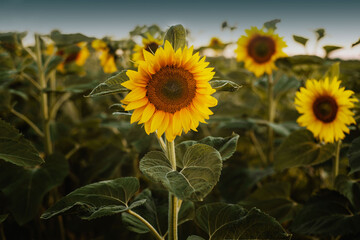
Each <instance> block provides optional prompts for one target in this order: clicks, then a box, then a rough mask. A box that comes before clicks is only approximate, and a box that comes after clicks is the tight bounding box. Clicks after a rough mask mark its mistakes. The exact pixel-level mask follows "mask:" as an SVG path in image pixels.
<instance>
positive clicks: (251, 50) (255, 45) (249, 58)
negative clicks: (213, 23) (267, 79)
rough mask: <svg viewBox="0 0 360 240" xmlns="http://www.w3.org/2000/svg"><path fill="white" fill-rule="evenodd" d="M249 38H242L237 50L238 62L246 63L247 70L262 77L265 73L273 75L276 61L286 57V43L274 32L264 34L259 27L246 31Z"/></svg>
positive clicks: (269, 31)
mask: <svg viewBox="0 0 360 240" xmlns="http://www.w3.org/2000/svg"><path fill="white" fill-rule="evenodd" d="M245 32H246V34H247V36H241V37H240V38H239V40H238V42H237V44H238V48H237V49H236V50H235V53H236V54H237V60H238V61H244V62H245V68H246V69H248V70H249V71H251V72H253V73H254V74H255V76H257V77H260V76H261V75H263V74H264V73H265V72H266V73H267V74H271V73H272V70H273V69H276V66H275V60H276V59H278V58H280V57H286V56H287V55H286V54H285V53H284V52H283V50H282V49H283V48H284V47H286V46H287V45H286V43H285V42H284V40H283V39H282V37H279V36H278V35H277V34H275V33H274V31H273V30H268V31H267V32H264V31H263V30H262V29H258V28H257V27H251V29H247V30H245Z"/></svg>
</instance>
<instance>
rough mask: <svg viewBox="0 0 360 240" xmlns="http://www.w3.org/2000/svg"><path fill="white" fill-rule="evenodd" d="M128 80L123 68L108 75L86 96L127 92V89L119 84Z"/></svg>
mask: <svg viewBox="0 0 360 240" xmlns="http://www.w3.org/2000/svg"><path fill="white" fill-rule="evenodd" d="M128 80H129V78H128V76H127V75H126V70H123V71H121V72H119V73H118V74H116V75H114V76H112V77H110V78H109V79H107V80H106V81H105V82H103V83H100V84H99V85H97V86H96V87H95V88H94V89H93V90H92V91H91V92H90V94H89V95H88V96H87V97H98V96H105V95H109V94H116V93H121V92H128V91H129V89H127V88H126V87H124V86H122V85H121V84H122V83H123V82H126V81H128Z"/></svg>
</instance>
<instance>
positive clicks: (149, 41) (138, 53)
mask: <svg viewBox="0 0 360 240" xmlns="http://www.w3.org/2000/svg"><path fill="white" fill-rule="evenodd" d="M142 43H143V46H140V45H135V47H134V55H133V61H134V62H135V64H136V63H137V62H138V61H144V60H145V59H144V54H143V50H146V51H148V52H150V53H155V52H156V50H157V49H158V47H159V46H161V45H162V40H160V39H156V38H154V37H153V36H151V35H150V34H147V35H146V38H143V40H142Z"/></svg>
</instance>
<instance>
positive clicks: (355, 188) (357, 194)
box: [335, 175, 360, 210]
mask: <svg viewBox="0 0 360 240" xmlns="http://www.w3.org/2000/svg"><path fill="white" fill-rule="evenodd" d="M335 188H336V190H337V191H339V192H340V193H341V194H342V195H344V196H345V197H347V199H349V201H350V202H351V204H352V206H354V208H355V209H356V210H359V209H360V184H359V183H358V182H357V181H355V180H352V179H351V178H349V177H348V176H345V175H339V176H337V177H336V179H335Z"/></svg>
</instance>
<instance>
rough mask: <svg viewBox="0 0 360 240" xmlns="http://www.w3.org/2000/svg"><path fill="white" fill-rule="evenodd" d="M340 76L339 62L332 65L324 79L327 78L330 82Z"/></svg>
mask: <svg viewBox="0 0 360 240" xmlns="http://www.w3.org/2000/svg"><path fill="white" fill-rule="evenodd" d="M339 76H340V62H335V63H333V64H332V65H331V66H330V67H329V69H328V70H327V71H326V73H325V75H324V78H327V77H328V78H329V80H330V81H332V79H334V78H339Z"/></svg>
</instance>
